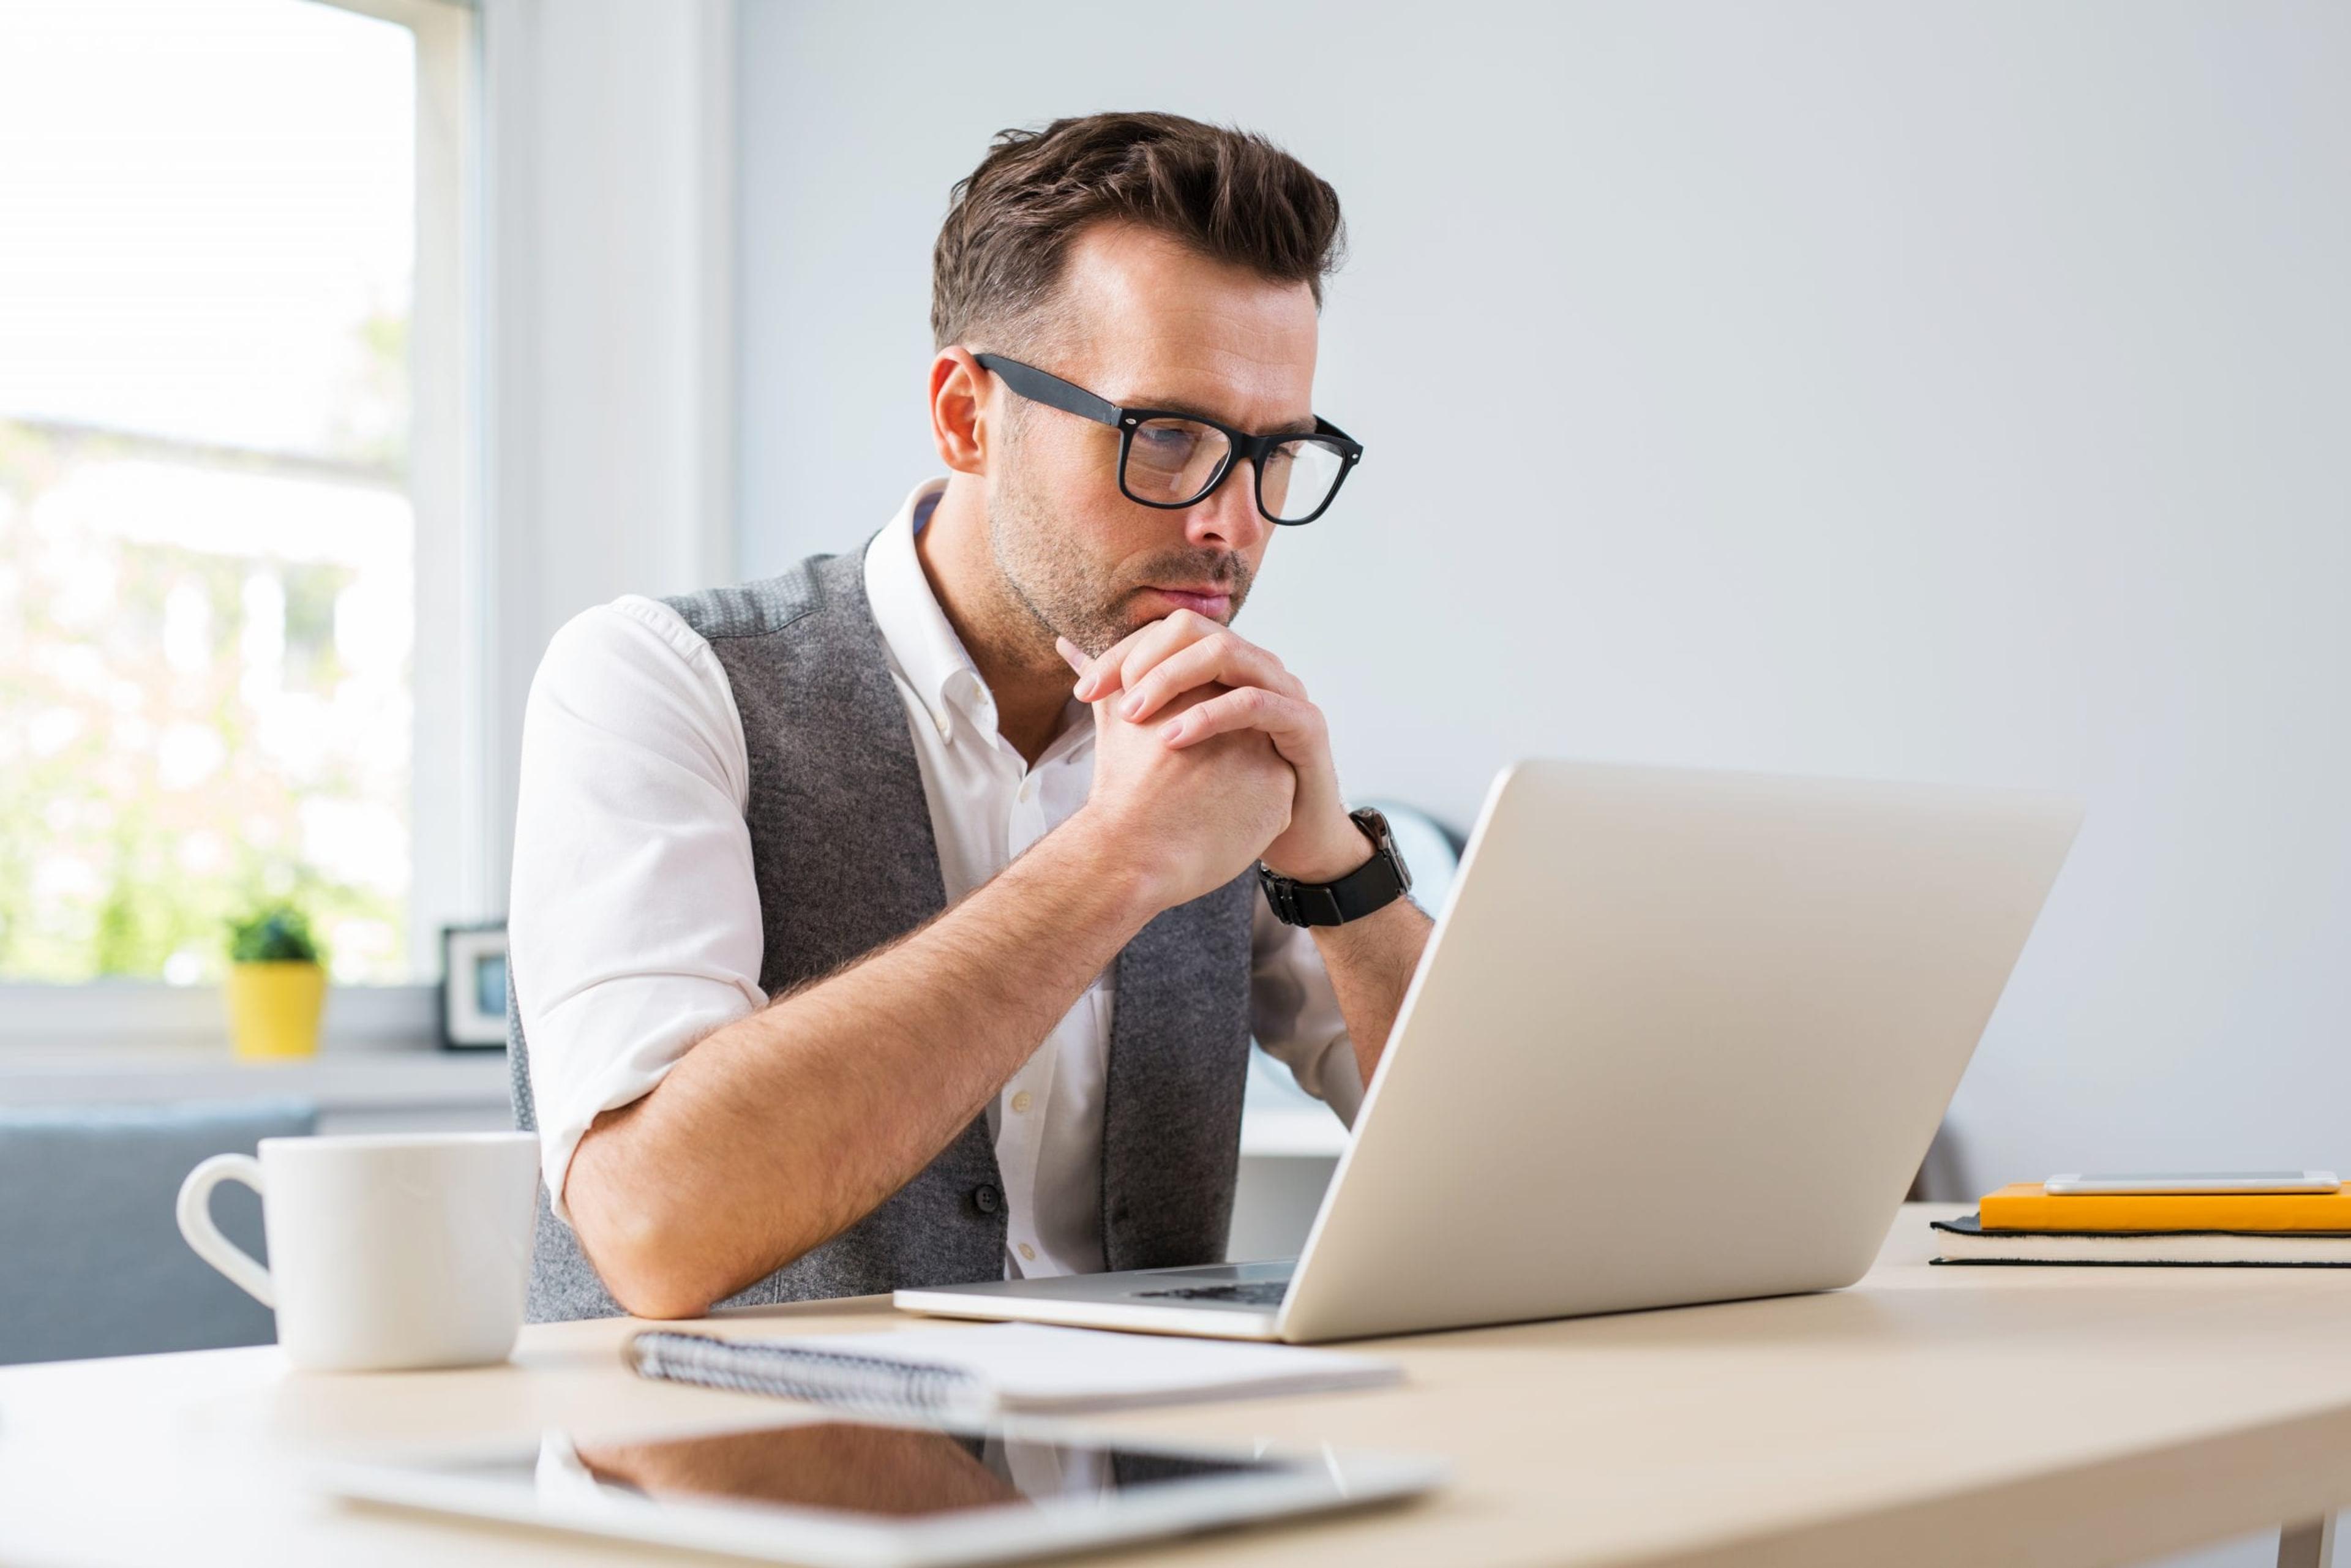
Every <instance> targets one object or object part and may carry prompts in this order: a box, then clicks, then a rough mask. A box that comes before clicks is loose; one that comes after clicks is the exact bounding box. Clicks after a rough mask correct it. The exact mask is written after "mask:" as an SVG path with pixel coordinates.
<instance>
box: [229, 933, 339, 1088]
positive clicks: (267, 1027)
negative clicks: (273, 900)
mask: <svg viewBox="0 0 2351 1568" xmlns="http://www.w3.org/2000/svg"><path fill="white" fill-rule="evenodd" d="M228 956H229V967H228V1028H229V1043H230V1045H231V1046H232V1047H233V1048H234V1049H235V1051H236V1054H237V1055H239V1056H245V1057H285V1056H311V1055H315V1054H316V1053H317V1051H318V1050H319V1013H320V1012H321V1011H323V1010H324V1009H325V1008H326V1005H327V971H326V969H325V967H323V966H322V965H321V964H320V962H319V943H318V939H317V938H316V937H314V936H311V935H310V921H309V917H308V916H307V915H304V914H303V913H302V912H301V911H300V910H299V909H297V908H296V907H295V906H294V905H292V904H268V905H266V906H264V907H263V908H260V909H256V911H254V912H253V913H252V914H251V915H247V916H246V918H244V919H242V920H234V921H231V922H230V923H229V947H228Z"/></svg>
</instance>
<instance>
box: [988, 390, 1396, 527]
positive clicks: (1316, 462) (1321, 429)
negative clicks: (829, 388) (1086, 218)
mask: <svg viewBox="0 0 2351 1568" xmlns="http://www.w3.org/2000/svg"><path fill="white" fill-rule="evenodd" d="M972 358H973V359H975V360H977V361H979V363H980V364H981V365H983V366H985V367H986V368H987V370H988V371H990V372H992V373H993V374H996V375H998V376H1001V377H1003V378H1004V384H1005V385H1006V386H1008V387H1010V388H1011V389H1012V390H1013V391H1014V392H1018V393H1019V394H1020V395H1021V396H1022V397H1025V398H1027V399H1028V400H1029V402H1041V403H1043V404H1044V405H1045V406H1046V407H1048V408H1058V409H1060V410H1061V412H1062V413H1074V414H1076V415H1077V416H1078V417H1080V418H1081V419H1091V420H1092V421H1093V422H1094V423H1096V424H1107V425H1109V426H1110V427H1111V428H1112V429H1113V430H1115V431H1117V432H1118V487H1119V490H1120V493H1121V494H1123V495H1124V496H1125V497H1126V498H1127V499H1128V500H1130V501H1136V502H1140V503H1141V504H1142V505H1144V506H1146V507H1159V508H1160V509H1161V510H1163V511H1170V512H1172V511H1179V510H1181V509H1182V508H1184V507H1194V506H1197V505H1199V504H1200V503H1201V502H1202V501H1205V500H1207V498H1208V497H1210V496H1211V495H1213V494H1215V492H1216V488H1217V486H1219V485H1221V484H1223V483H1224V482H1225V476H1227V475H1228V474H1230V473H1231V472H1232V471H1233V468H1234V465H1236V464H1238V462H1240V461H1241V460H1242V459H1243V458H1246V459H1248V460H1249V466H1250V469H1251V471H1252V472H1254V473H1255V474H1256V475H1257V509H1258V510H1259V512H1261V513H1263V514H1264V515H1265V517H1266V520H1267V521H1268V522H1273V523H1280V524H1282V525H1283V526H1285V527H1296V526H1297V525H1299V524H1301V523H1311V522H1312V521H1313V520H1314V519H1315V518H1317V517H1321V516H1322V514H1323V512H1324V511H1326V510H1328V509H1329V507H1330V505H1331V501H1332V497H1335V496H1336V495H1338V493H1339V486H1340V485H1341V484H1342V483H1343V481H1344V480H1345V479H1346V477H1347V474H1348V471H1349V470H1350V469H1352V468H1353V467H1354V466H1355V465H1356V464H1357V463H1359V462H1361V461H1362V460H1363V455H1364V449H1363V447H1362V446H1360V445H1358V444H1356V443H1355V442H1354V441H1353V440H1351V439H1349V437H1348V435H1347V433H1346V432H1345V431H1343V430H1341V429H1340V428H1339V427H1338V426H1337V425H1335V424H1332V423H1331V422H1330V421H1328V420H1326V419H1319V418H1318V419H1317V420H1315V422H1314V433H1313V434H1311V435H1296V434H1292V435H1251V434H1249V432H1247V431H1245V430H1235V429H1234V428H1233V427H1232V426H1231V425H1229V424H1219V423H1217V422H1216V421H1215V420H1213V419H1202V418H1201V417H1200V416H1199V415H1198V414H1195V413H1183V412H1181V411H1179V410H1176V409H1167V408H1121V407H1119V406H1118V405H1117V404H1116V403H1113V402H1109V401H1108V400H1106V399H1103V398H1098V397H1096V396H1095V395H1094V394H1093V393H1092V392H1088V391H1086V389H1085V388H1083V387H1081V386H1079V385H1077V384H1076V383H1074V382H1065V381H1063V380H1062V379H1061V377H1059V376H1057V375H1053V374H1050V372H1048V371H1040V370H1039V369H1038V368H1037V367H1036V366H1034V365H1024V364H1022V363H1021V362H1020V361H1018V360H1008V359H1006V358H1005V357H1004V356H1003V355H1001V354H974V355H973V356H972Z"/></svg>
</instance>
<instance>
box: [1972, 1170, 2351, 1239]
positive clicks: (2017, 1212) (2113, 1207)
mask: <svg viewBox="0 0 2351 1568" xmlns="http://www.w3.org/2000/svg"><path fill="white" fill-rule="evenodd" d="M1980 1224H1981V1226H1982V1227H1983V1228H1984V1229H1986V1230H2074V1231H2099V1230H2136V1231H2149V1230H2278V1231H2311V1230H2334V1231H2343V1232H2351V1184H2346V1185H2345V1186H2338V1187H2336V1188H2335V1190H2334V1191H2333V1192H2212V1193H2080V1194H2067V1195H2065V1196H2064V1197H2051V1196H2050V1195H2049V1194H2048V1193H2047V1192H2045V1191H2043V1189H2042V1186H2041V1184H2040V1183H2039V1182H2037V1181H2036V1182H2019V1183H2017V1184H2016V1185H2015V1186H2004V1187H2002V1188H2001V1189H2000V1190H1999V1191H1998V1192H1995V1193H1990V1194H1987V1195H1986V1196H1985V1197H1984V1200H1983V1204H1982V1207H1981V1209H1980Z"/></svg>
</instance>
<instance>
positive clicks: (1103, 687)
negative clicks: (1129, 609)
mask: <svg viewBox="0 0 2351 1568" xmlns="http://www.w3.org/2000/svg"><path fill="white" fill-rule="evenodd" d="M1158 624H1159V622H1156V621H1154V622H1151V623H1150V625H1146V626H1138V627H1136V628H1135V629H1134V631H1132V632H1128V633H1127V634H1126V635H1125V636H1123V637H1121V638H1120V639H1119V640H1118V641H1117V642H1115V643H1112V644H1111V645H1110V646H1109V647H1108V648H1105V649H1103V650H1102V653H1101V654H1100V655H1099V656H1097V657H1095V658H1092V659H1089V660H1087V661H1086V664H1085V668H1083V669H1081V670H1080V671H1079V672H1078V684H1077V688H1076V695H1077V699H1078V700H1079V701H1080V702H1081V703H1091V702H1100V701H1101V700H1102V698H1103V697H1104V696H1105V695H1109V693H1111V692H1112V691H1113V690H1115V689H1116V687H1117V683H1116V682H1115V681H1105V680H1104V679H1103V677H1104V676H1106V675H1109V674H1113V673H1114V672H1115V671H1116V670H1117V669H1118V666H1119V661H1120V660H1122V659H1123V658H1124V657H1126V651H1127V649H1128V648H1130V647H1131V646H1133V645H1134V640H1135V639H1136V638H1138V637H1140V636H1142V635H1143V634H1144V632H1148V631H1150V630H1151V628H1152V627H1153V626H1156V625H1158ZM1063 657H1067V655H1066V654H1064V655H1063Z"/></svg>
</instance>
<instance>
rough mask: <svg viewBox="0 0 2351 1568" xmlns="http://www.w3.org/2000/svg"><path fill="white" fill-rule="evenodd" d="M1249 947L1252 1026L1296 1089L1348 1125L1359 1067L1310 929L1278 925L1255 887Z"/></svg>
mask: <svg viewBox="0 0 2351 1568" xmlns="http://www.w3.org/2000/svg"><path fill="white" fill-rule="evenodd" d="M1249 954H1250V970H1249V1030H1250V1032H1251V1033H1253V1034H1254V1035H1256V1037H1257V1042H1258V1044H1259V1045H1261V1046H1263V1047H1264V1048H1265V1050H1266V1053H1267V1054H1268V1055H1270V1056H1271V1057H1273V1058H1274V1059H1275V1060H1276V1061H1280V1063H1281V1064H1282V1065H1283V1066H1285V1067H1287V1068H1289V1069H1290V1076H1291V1077H1293V1078H1295V1079H1297V1080H1298V1086H1299V1087H1300V1088H1301V1089H1303V1090H1305V1091H1306V1092H1308V1093H1309V1094H1311V1095H1313V1096H1314V1097H1315V1098H1316V1099H1317V1100H1320V1101H1322V1103H1324V1104H1326V1105H1328V1106H1330V1107H1331V1109H1332V1110H1333V1111H1335V1112H1337V1113H1338V1114H1339V1120H1341V1121H1342V1122H1344V1123H1346V1124H1347V1125H1349V1126H1350V1127H1352V1126H1353V1125H1354V1124H1355V1110H1356V1107H1358V1106H1360V1105H1361V1104H1363V1103H1364V1075H1363V1069H1362V1068H1361V1067H1359V1066H1358V1065H1357V1064H1356V1061H1355V1042H1354V1041H1353V1040H1352V1039H1351V1038H1349V1036H1348V1034H1347V1020H1346V1019H1344V1018H1343V1017H1342V1016H1341V1014H1340V1012H1339V995H1338V993H1337V992H1336V991H1335V990H1333V989H1332V986H1331V976H1330V973H1329V971H1327V970H1325V969H1324V968H1323V967H1322V951H1321V949H1319V948H1317V947H1316V946H1314V937H1313V934H1312V933H1311V932H1309V931H1307V930H1305V929H1304V928H1303V927H1301V926H1296V925H1283V924H1282V923H1281V921H1280V919H1278V918H1277V917H1276V916H1275V915H1274V913H1273V908H1272V906H1271V905H1270V904H1267V903H1266V901H1265V897H1264V895H1263V894H1259V896H1258V901H1257V915H1256V919H1255V923H1254V924H1253V925H1251V927H1250V930H1249Z"/></svg>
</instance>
